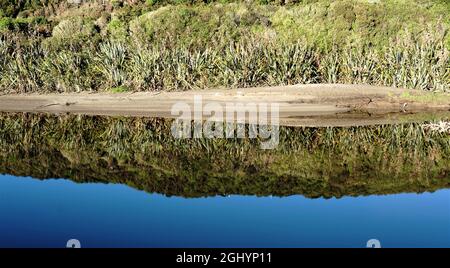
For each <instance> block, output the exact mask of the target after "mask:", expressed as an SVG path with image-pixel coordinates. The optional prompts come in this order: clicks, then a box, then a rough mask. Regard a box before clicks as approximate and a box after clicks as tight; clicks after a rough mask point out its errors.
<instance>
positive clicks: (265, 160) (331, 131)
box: [0, 113, 450, 198]
mask: <svg viewBox="0 0 450 268" xmlns="http://www.w3.org/2000/svg"><path fill="white" fill-rule="evenodd" d="M171 123H172V121H171V120H164V119H151V118H130V117H99V116H81V115H64V116H56V115H43V114H23V113H19V114H7V113H3V114H0V173H6V174H12V175H16V176H32V177H34V178H40V179H46V178H69V179H71V180H73V181H76V182H80V183H82V182H103V183H121V184H127V185H129V186H130V187H133V188H137V189H140V190H145V191H147V192H150V193H153V192H157V193H162V194H166V195H177V196H185V197H200V196H213V195H228V194H243V195H275V196H287V195H294V194H301V195H305V196H307V197H311V198H316V197H325V198H330V197H342V196H358V195H373V194H393V193H403V192H424V191H435V190H438V189H442V188H450V166H449V165H448V163H449V162H450V136H449V134H448V133H445V132H439V131H432V130H430V129H429V127H423V126H422V125H421V124H417V123H408V124H401V125H382V126H368V127H349V128H294V127H280V143H279V146H278V147H277V148H276V149H275V150H262V149H260V141H259V140H257V139H237V138H236V139H203V138H202V139H175V138H173V136H172V135H171Z"/></svg>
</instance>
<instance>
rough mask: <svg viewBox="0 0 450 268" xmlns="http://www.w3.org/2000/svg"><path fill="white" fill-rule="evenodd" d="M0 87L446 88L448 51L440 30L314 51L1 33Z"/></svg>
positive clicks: (247, 42) (245, 43) (251, 43)
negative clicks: (52, 42)
mask: <svg viewBox="0 0 450 268" xmlns="http://www.w3.org/2000/svg"><path fill="white" fill-rule="evenodd" d="M1 40H2V41H1V43H0V53H1V54H0V71H1V74H2V75H1V77H0V90H1V91H7V92H11V91H12V92H42V91H44V92H70V91H82V90H94V91H103V90H109V89H110V88H113V87H119V86H124V87H126V88H128V89H130V90H135V91H158V90H187V89H205V88H214V87H227V88H229V87H231V88H236V87H254V86H277V85H292V84H298V83H304V84H308V83H330V82H331V83H351V84H353V83H357V84H361V83H363V84H372V85H384V86H394V87H405V88H413V89H421V90H428V91H443V92H445V91H447V92H448V91H450V88H449V87H450V67H449V66H450V56H449V51H448V50H447V49H446V48H445V46H444V43H443V37H442V36H436V37H433V38H430V37H427V38H425V37H423V38H417V37H414V38H413V37H409V38H408V39H407V40H405V39H401V40H397V41H395V40H393V42H392V45H391V46H390V47H388V48H385V49H382V50H380V49H377V48H373V47H371V46H370V45H365V44H360V45H348V46H346V47H344V48H342V47H339V48H338V47H333V48H331V49H329V50H319V49H317V48H315V47H314V46H313V45H311V44H307V43H305V42H297V43H293V44H288V43H286V44H280V43H277V42H273V41H268V40H264V39H258V38H255V37H253V38H251V37H249V38H246V39H242V40H240V41H239V42H232V43H230V44H229V45H227V46H225V47H215V46H207V47H188V46H181V47H171V46H170V45H167V44H165V43H163V42H161V43H160V44H152V45H142V44H135V43H123V42H119V41H112V40H110V41H105V42H102V43H99V44H97V45H95V44H90V45H85V46H83V45H78V46H71V47H69V48H67V49H63V50H61V49H55V48H52V47H49V46H43V45H42V44H40V43H39V42H37V41H34V40H29V41H28V42H27V43H26V44H21V45H18V44H17V41H15V40H9V39H8V37H3V38H2V39H1Z"/></svg>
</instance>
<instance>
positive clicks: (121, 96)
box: [0, 84, 450, 126]
mask: <svg viewBox="0 0 450 268" xmlns="http://www.w3.org/2000/svg"><path fill="white" fill-rule="evenodd" d="M194 96H201V97H202V101H203V105H205V104H207V103H211V102H216V103H218V104H220V105H223V107H225V105H226V103H234V104H236V103H243V104H248V103H255V104H258V103H268V104H270V103H278V104H279V110H280V112H279V115H280V124H282V125H296V126H298V125H304V126H348V125H367V124H383V123H391V122H397V121H414V120H418V119H421V118H423V115H424V114H427V115H432V116H436V117H439V118H442V117H445V118H449V111H450V94H443V93H442V94H440V95H436V94H433V93H428V92H423V91H416V90H406V89H396V88H388V87H375V86H367V85H332V84H316V85H294V86H283V87H260V88H247V89H210V90H198V91H183V92H136V93H117V94H115V93H70V94H67V93H64V94H42V95H38V94H19V95H3V96H0V111H3V112H46V113H76V114H90V115H123V116H148V117H167V118H172V117H174V116H173V115H172V114H171V108H172V106H173V105H174V104H175V103H177V102H184V103H187V104H189V105H191V106H192V107H193V103H194Z"/></svg>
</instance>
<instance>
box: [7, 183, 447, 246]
mask: <svg viewBox="0 0 450 268" xmlns="http://www.w3.org/2000/svg"><path fill="white" fill-rule="evenodd" d="M0 214H1V215H2V219H1V221H0V246H2V247H5V246H13V247H65V245H66V241H67V240H69V239H71V238H76V239H78V240H80V242H81V245H82V247H365V246H366V242H367V240H369V239H372V238H376V239H378V240H380V242H381V245H382V247H421V246H426V247H449V246H450V190H440V191H437V192H435V193H423V194H414V193H413V194H396V195H387V196H367V197H358V198H355V197H344V198H340V199H328V200H326V199H322V198H319V199H308V198H305V197H302V196H290V197H283V198H279V197H255V196H228V197H208V198H193V199H188V198H182V197H165V196H162V195H160V194H147V193H145V192H141V191H137V190H134V189H131V188H129V187H127V186H123V185H112V184H108V185H107V184H98V183H89V184H76V183H74V182H71V181H68V180H46V181H39V180H35V179H32V178H17V177H12V176H0Z"/></svg>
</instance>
